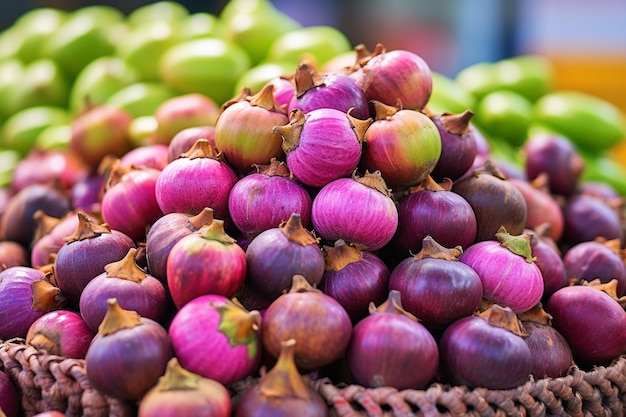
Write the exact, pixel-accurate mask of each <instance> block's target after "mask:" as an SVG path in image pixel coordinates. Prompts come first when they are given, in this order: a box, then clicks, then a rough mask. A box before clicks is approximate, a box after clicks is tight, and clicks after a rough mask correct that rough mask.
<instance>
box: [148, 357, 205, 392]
mask: <svg viewBox="0 0 626 417" xmlns="http://www.w3.org/2000/svg"><path fill="white" fill-rule="evenodd" d="M199 380H200V375H198V374H194V373H193V372H189V371H188V370H186V369H185V368H183V367H182V366H180V363H179V362H178V359H176V357H173V358H171V359H170V360H169V362H168V363H167V368H166V369H165V374H164V375H163V376H162V377H161V378H160V379H159V383H158V385H157V389H158V390H159V391H179V390H194V389H197V388H198V381H199Z"/></svg>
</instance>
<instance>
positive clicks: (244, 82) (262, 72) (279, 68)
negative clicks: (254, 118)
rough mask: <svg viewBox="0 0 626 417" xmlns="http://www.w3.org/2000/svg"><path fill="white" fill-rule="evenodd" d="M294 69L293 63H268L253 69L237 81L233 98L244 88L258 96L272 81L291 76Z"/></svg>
mask: <svg viewBox="0 0 626 417" xmlns="http://www.w3.org/2000/svg"><path fill="white" fill-rule="evenodd" d="M294 69H295V68H294V66H293V64H292V63H291V62H266V63H264V64H259V65H257V66H255V67H252V68H250V69H249V70H248V71H246V72H245V73H243V75H242V76H241V77H239V80H237V84H236V85H235V89H234V91H233V96H236V95H237V94H239V93H240V92H241V90H242V89H243V88H249V89H250V92H251V93H252V94H256V93H258V92H259V91H261V88H262V87H263V86H264V85H265V84H266V83H267V82H268V81H270V80H271V79H273V78H276V77H279V76H281V75H285V74H289V73H291V72H293V71H294Z"/></svg>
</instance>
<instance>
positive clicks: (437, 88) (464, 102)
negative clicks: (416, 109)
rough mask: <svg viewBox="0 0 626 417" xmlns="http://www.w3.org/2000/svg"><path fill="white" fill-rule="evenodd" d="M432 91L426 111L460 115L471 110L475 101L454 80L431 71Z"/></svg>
mask: <svg viewBox="0 0 626 417" xmlns="http://www.w3.org/2000/svg"><path fill="white" fill-rule="evenodd" d="M430 75H431V78H432V80H433V90H432V92H431V94H430V99H429V100H428V109H429V110H430V111H431V112H433V113H435V114H441V113H444V112H447V113H462V112H464V111H465V110H467V109H470V110H471V109H473V108H474V107H475V105H476V100H475V98H474V96H473V95H471V94H470V93H469V92H467V91H465V89H464V88H463V87H461V85H460V84H459V83H458V82H457V81H455V80H454V79H452V78H450V77H448V76H446V75H444V74H441V73H439V72H436V71H431V73H430Z"/></svg>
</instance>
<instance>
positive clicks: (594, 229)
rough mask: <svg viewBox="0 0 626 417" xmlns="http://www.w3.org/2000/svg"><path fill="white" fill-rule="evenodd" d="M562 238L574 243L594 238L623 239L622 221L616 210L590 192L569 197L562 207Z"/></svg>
mask: <svg viewBox="0 0 626 417" xmlns="http://www.w3.org/2000/svg"><path fill="white" fill-rule="evenodd" d="M563 219H564V223H565V224H564V230H563V240H565V241H567V242H568V243H569V244H576V243H580V242H586V241H591V240H594V239H595V238H597V237H603V238H605V239H609V240H611V239H623V236H624V232H623V230H622V222H621V219H620V215H619V214H618V212H617V210H615V209H614V208H612V207H611V206H609V205H608V204H607V203H606V202H605V201H604V200H602V199H600V198H598V197H595V196H593V195H591V194H578V195H575V196H572V197H570V198H569V199H568V200H567V203H566V204H565V207H564V208H563Z"/></svg>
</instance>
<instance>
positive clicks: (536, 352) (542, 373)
mask: <svg viewBox="0 0 626 417" xmlns="http://www.w3.org/2000/svg"><path fill="white" fill-rule="evenodd" d="M522 324H523V325H524V329H525V330H526V332H527V333H528V336H527V337H525V338H524V341H526V344H527V345H528V347H529V348H530V354H531V357H532V367H531V371H530V373H531V374H532V375H533V376H534V377H535V379H540V378H546V377H550V378H559V377H562V376H565V374H566V373H567V371H568V370H569V369H570V367H571V366H572V365H573V360H574V358H573V355H572V349H571V348H570V347H569V345H568V344H567V340H565V338H564V337H563V335H562V334H561V333H559V332H558V330H556V329H555V328H554V327H553V326H548V325H543V324H538V323H535V322H532V321H523V322H522Z"/></svg>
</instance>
